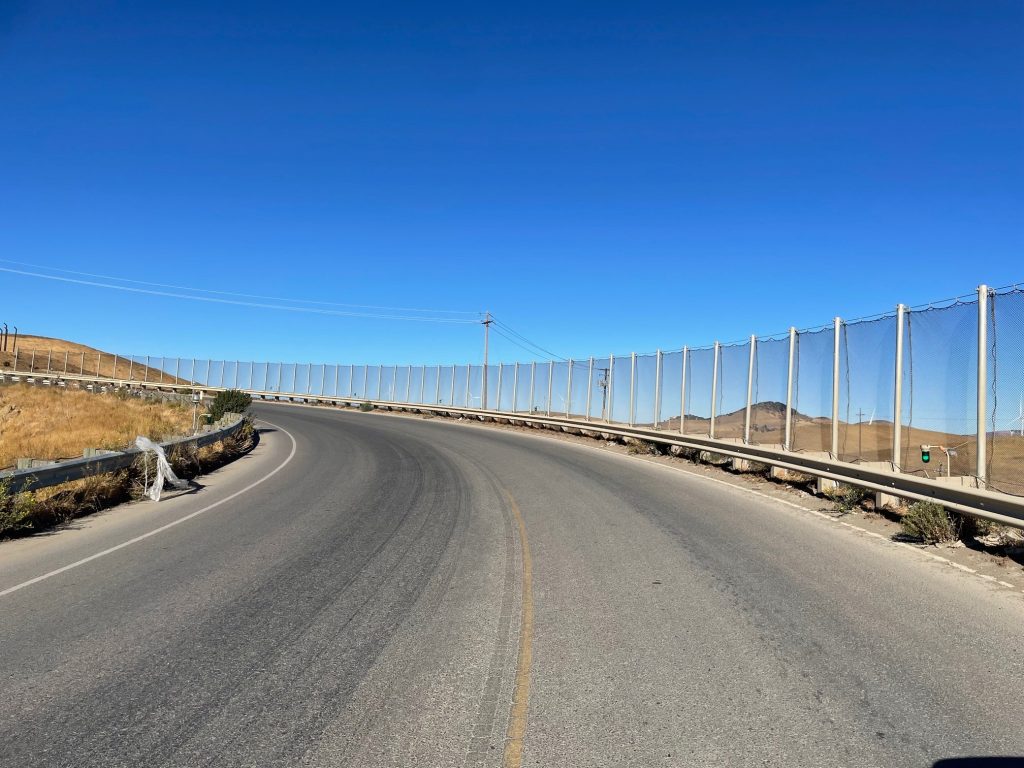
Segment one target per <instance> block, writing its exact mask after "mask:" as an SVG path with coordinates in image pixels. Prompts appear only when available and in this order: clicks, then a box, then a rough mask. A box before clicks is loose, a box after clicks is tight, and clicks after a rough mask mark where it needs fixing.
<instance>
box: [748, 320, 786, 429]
mask: <svg viewBox="0 0 1024 768" xmlns="http://www.w3.org/2000/svg"><path fill="white" fill-rule="evenodd" d="M788 381H789V337H788V336H787V337H785V338H783V339H758V340H757V343H756V344H755V345H754V382H753V392H752V393H751V407H750V442H751V443H755V444H757V445H782V444H783V443H784V442H785V439H786V384H787V382H788Z"/></svg>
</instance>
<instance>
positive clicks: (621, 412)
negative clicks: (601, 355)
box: [608, 355, 632, 424]
mask: <svg viewBox="0 0 1024 768" xmlns="http://www.w3.org/2000/svg"><path fill="white" fill-rule="evenodd" d="M611 365H612V372H611V387H610V392H609V395H608V421H611V422H614V423H617V424H627V423H629V383H630V376H631V371H632V357H631V356H630V355H615V359H614V361H613V362H612V364H611Z"/></svg>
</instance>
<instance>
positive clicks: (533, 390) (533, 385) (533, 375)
mask: <svg viewBox="0 0 1024 768" xmlns="http://www.w3.org/2000/svg"><path fill="white" fill-rule="evenodd" d="M536 396H537V361H536V360H534V361H533V362H532V363H530V403H529V409H528V411H527V413H533V403H534V400H535V398H536Z"/></svg>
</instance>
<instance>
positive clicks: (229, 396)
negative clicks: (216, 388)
mask: <svg viewBox="0 0 1024 768" xmlns="http://www.w3.org/2000/svg"><path fill="white" fill-rule="evenodd" d="M250 405H252V396H251V395H249V393H248V392H242V391H241V390H238V389H228V390H225V391H223V392H218V393H217V396H216V397H214V398H213V401H212V402H211V403H210V406H209V408H208V409H207V413H208V414H209V415H210V421H211V422H213V421H219V420H220V419H222V418H224V414H225V413H245V412H246V411H247V410H249V406H250Z"/></svg>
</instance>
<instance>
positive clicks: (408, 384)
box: [405, 365, 412, 403]
mask: <svg viewBox="0 0 1024 768" xmlns="http://www.w3.org/2000/svg"><path fill="white" fill-rule="evenodd" d="M411 400H412V366H411V365H407V366H406V368H405V402H407V403H408V402H410V401H411Z"/></svg>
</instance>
